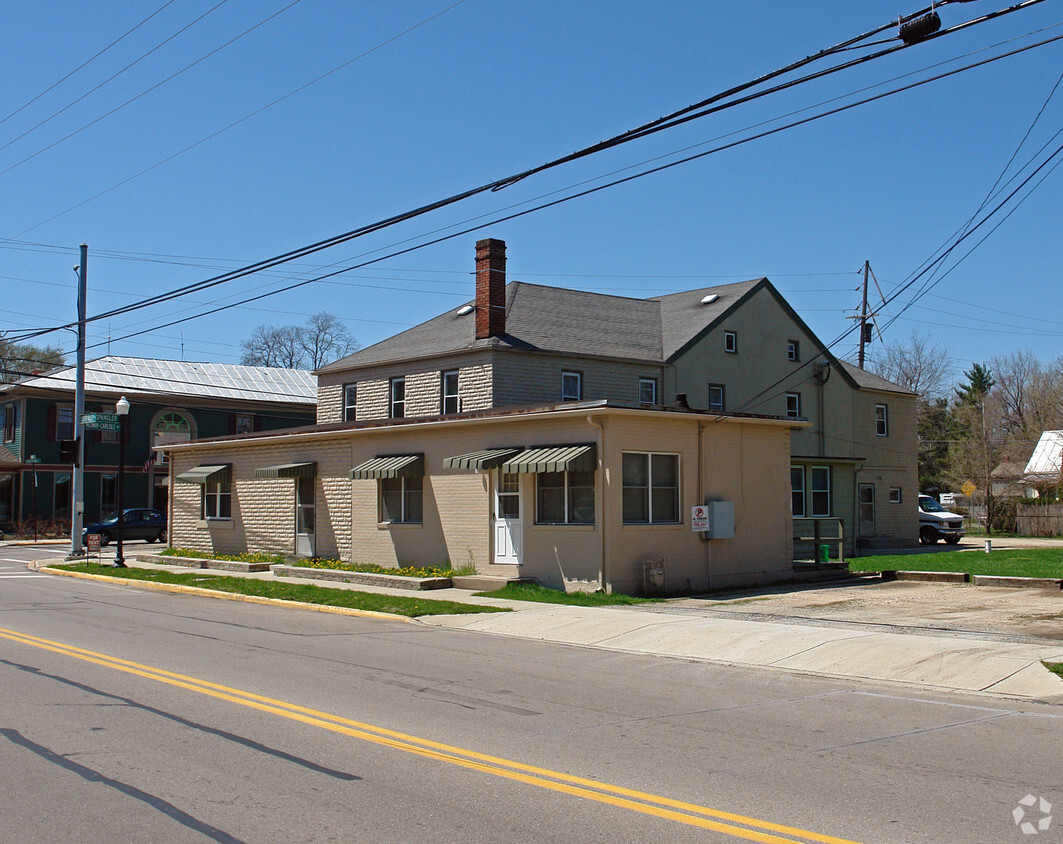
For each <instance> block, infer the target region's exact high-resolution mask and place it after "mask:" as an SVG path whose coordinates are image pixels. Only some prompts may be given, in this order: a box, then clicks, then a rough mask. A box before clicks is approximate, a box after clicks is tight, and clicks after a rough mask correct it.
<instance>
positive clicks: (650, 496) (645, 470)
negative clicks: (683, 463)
mask: <svg viewBox="0 0 1063 844" xmlns="http://www.w3.org/2000/svg"><path fill="white" fill-rule="evenodd" d="M623 478H624V505H623V506H624V524H626V525H647V524H676V523H678V522H679V455H678V454H647V453H642V452H625V453H624V455H623Z"/></svg>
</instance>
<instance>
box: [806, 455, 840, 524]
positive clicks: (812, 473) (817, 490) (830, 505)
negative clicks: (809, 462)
mask: <svg viewBox="0 0 1063 844" xmlns="http://www.w3.org/2000/svg"><path fill="white" fill-rule="evenodd" d="M808 468H809V472H808V474H809V482H808V485H809V494H810V502H811V510H812V514H811V515H812V518H813V519H827V518H830V516H831V513H832V512H833V511H834V496H833V495H832V493H831V484H832V481H833V477H832V476H833V474H834V473H833V472H832V471H831V468H830V466H809V467H808ZM817 472H825V473H826V475H827V485H826V487H817V486H816V473H817ZM824 493H825V494H826V496H827V509H826V511H825V512H818V511H817V510H816V496H817V494H818V495H823V494H824Z"/></svg>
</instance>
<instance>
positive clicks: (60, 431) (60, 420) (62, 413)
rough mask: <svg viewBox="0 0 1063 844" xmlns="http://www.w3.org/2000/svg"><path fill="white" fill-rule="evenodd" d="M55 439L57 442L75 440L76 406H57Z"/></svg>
mask: <svg viewBox="0 0 1063 844" xmlns="http://www.w3.org/2000/svg"><path fill="white" fill-rule="evenodd" d="M55 438H56V439H57V440H72V439H74V406H73V405H70V404H60V405H56V408H55Z"/></svg>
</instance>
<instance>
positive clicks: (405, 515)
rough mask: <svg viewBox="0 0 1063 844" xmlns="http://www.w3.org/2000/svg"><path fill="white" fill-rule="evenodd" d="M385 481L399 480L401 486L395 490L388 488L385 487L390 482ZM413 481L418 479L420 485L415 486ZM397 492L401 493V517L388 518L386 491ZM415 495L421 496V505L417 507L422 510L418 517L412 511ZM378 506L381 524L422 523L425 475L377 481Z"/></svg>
mask: <svg viewBox="0 0 1063 844" xmlns="http://www.w3.org/2000/svg"><path fill="white" fill-rule="evenodd" d="M385 481H389V482H394V481H399V485H398V486H399V488H398V489H397V490H395V489H387V490H386V489H385V488H384V487H385V486H386V485H390V484H385ZM413 481H418V482H419V484H420V486H417V487H414V486H413V485H412V482H413ZM395 492H398V493H399V518H397V519H392V518H388V517H387V513H386V508H385V506H384V495H385V493H392V494H394V493H395ZM414 496H418V497H419V498H420V507H419V508H417V509H419V510H420V516H419V517H416V518H415V517H414V514H413V513H412V512H411V511H412V510H413V509H414V508H413V507H412V506H411V502H412V500H413V497H414ZM377 508H378V510H377V512H378V521H379V522H380V523H381V524H389V525H420V524H423V523H424V477H423V476H419V477H416V478H407V477H401V478H381V479H380V480H379V481H378V482H377Z"/></svg>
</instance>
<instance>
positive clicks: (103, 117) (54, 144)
mask: <svg viewBox="0 0 1063 844" xmlns="http://www.w3.org/2000/svg"><path fill="white" fill-rule="evenodd" d="M227 2H228V0H221V3H219V4H218V6H220V5H222V3H227ZM301 2H302V0H291V2H290V3H289V4H288V5H287V6H285V7H284V8H283V9H279V10H278V11H276V12H274V13H273V14H272V15H269V16H267V17H265V18H263V19H262V20H260V21H259V22H258V23H256V24H255V25H254V26H252V27H249V28H248V29H245V30H244V31H243V32H241V33H240V34H239V35H236V36H234V37H233V38H230V39H229V40H228V41H226V42H225V43H224V44H221V45H219V46H218V47H215V48H214V49H213V50H211V51H209V52H208V53H205V54H204V55H202V56H200V57H199V58H198V59H196V60H195V61H194V62H191V63H190V64H187V65H185V66H184V67H182V68H181V69H180V70H178V71H175V72H174V73H171V74H170V75H169V76H167V77H166V78H165V79H163V80H161V81H159V82H156V83H155V84H154V85H152V86H151V87H150V88H146V89H144V90H143V91H141V92H140V93H139V94H137V95H136V96H135V97H131V98H129V99H128V100H126V101H125V102H123V103H122V104H121V105H117V106H115V107H114V108H112V109H111V110H110V111H108V112H105V113H104V114H102V115H100V116H99V117H97V118H96V119H95V120H90V121H89V122H88V123H86V124H85V125H84V126H82V127H81V128H80V129H75V130H74V131H73V132H70V133H69V134H67V135H64V136H63V137H61V138H60V139H59V140H57V141H53V142H52V143H50V144H48V145H47V146H46V147H43V148H42V149H39V150H37V152H35V153H33V154H32V155H28V156H26V157H25V158H23V159H22V160H21V161H16V162H15V163H14V164H11V165H10V166H8V167H5V168H4V169H3V170H0V176H3V175H4V174H5V173H9V172H11V171H12V170H14V169H15V168H16V167H21V166H22V165H23V164H25V163H26V162H27V161H32V160H33V159H34V158H36V157H37V156H38V155H41V154H42V153H45V152H47V151H48V150H50V149H52V148H54V147H57V146H59V144H61V143H63V142H64V141H68V140H70V139H71V138H73V137H74V136H75V135H80V134H81V133H82V132H84V131H85V130H86V129H88V128H90V127H91V126H95V125H96V124H97V123H99V122H100V121H101V120H106V119H107V118H108V117H110V116H111V115H112V114H114V113H116V112H118V111H121V110H122V109H123V108H125V107H126V106H128V105H131V104H132V103H135V102H136V101H137V100H139V99H140V98H141V97H144V96H147V95H148V94H150V93H151V92H152V91H154V90H156V89H158V88H161V87H162V86H163V85H165V84H166V83H167V82H170V81H171V80H173V79H176V78H177V77H178V76H180V75H181V74H182V73H185V72H186V71H188V70H191V69H192V68H193V67H195V66H196V65H198V64H200V63H201V62H204V61H206V60H207V59H209V58H210V57H211V56H213V55H215V54H216V53H219V52H221V51H222V50H224V49H225V48H226V47H228V46H230V45H232V44H234V43H236V42H237V41H239V40H240V39H241V38H243V37H244V36H245V35H248V34H250V33H252V32H254V31H255V30H256V29H258V28H259V27H261V26H264V25H265V24H267V23H269V22H270V21H271V20H273V19H274V18H275V17H277V16H278V15H280V14H282V13H284V12H286V11H288V10H289V9H290V8H291V7H292V6H295V5H297V4H299V3H301ZM218 6H215V7H214V9H216V8H218ZM214 9H211V10H210V12H213V11H214ZM210 12H207V13H205V15H204V17H205V16H206V14H210ZM193 23H195V21H193ZM191 25H192V24H189V26H191ZM186 28H187V27H186ZM86 96H87V95H86ZM49 119H50V118H49ZM24 136H25V135H24V134H23V135H20V136H19V137H20V138H21V137H24ZM15 140H18V138H16V139H15ZM12 143H14V141H9V142H8V143H7V144H5V145H4V146H2V147H0V150H2V149H5V148H6V147H8V146H10V145H11V144H12Z"/></svg>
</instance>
